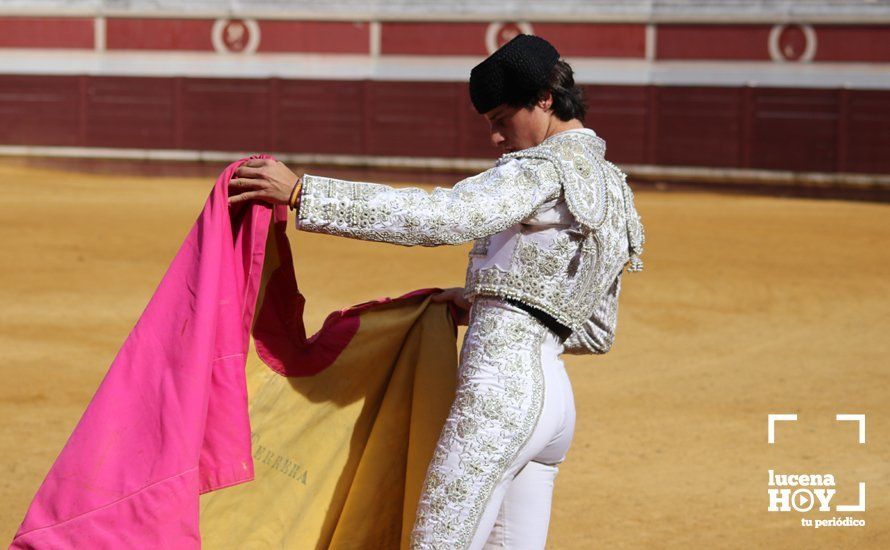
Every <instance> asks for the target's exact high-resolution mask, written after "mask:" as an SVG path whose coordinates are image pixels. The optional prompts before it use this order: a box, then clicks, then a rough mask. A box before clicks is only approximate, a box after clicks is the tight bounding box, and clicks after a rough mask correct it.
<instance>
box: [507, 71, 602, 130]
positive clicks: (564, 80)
mask: <svg viewBox="0 0 890 550" xmlns="http://www.w3.org/2000/svg"><path fill="white" fill-rule="evenodd" d="M547 92H550V95H551V96H552V97H553V105H552V106H551V109H552V110H553V114H555V115H556V117H557V118H558V119H560V120H562V121H566V122H568V121H569V120H572V119H574V118H577V119H578V120H580V121H582V122H583V121H584V116H585V115H586V114H587V105H586V104H585V103H584V90H582V89H581V87H580V86H576V85H575V77H574V73H573V71H572V67H571V66H570V65H569V64H568V63H566V62H565V61H563V60H562V59H560V60H559V61H557V62H556V65H554V66H553V69H552V70H551V71H550V76H549V77H548V78H547V84H545V85H544V86H543V87H542V88H541V89H540V90H538V92H537V94H536V95H533V96H531V97H529V98H527V99H525V100H521V99H520V100H518V101H517V102H515V103H511V105H510V106H511V107H525V108H527V109H530V108H531V107H534V106H535V104H536V103H537V102H538V100H540V99H543V98H544V96H545V95H547Z"/></svg>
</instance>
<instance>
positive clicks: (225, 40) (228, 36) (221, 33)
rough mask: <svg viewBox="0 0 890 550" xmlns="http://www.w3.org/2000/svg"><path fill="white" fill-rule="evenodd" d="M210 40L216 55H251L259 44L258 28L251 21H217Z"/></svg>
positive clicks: (254, 22)
mask: <svg viewBox="0 0 890 550" xmlns="http://www.w3.org/2000/svg"><path fill="white" fill-rule="evenodd" d="M211 40H212V42H213V49H214V50H216V51H217V52H218V53H253V52H255V51H256V49H257V46H259V44H260V26H259V24H257V22H256V21H254V20H253V19H217V20H216V21H215V22H214V23H213V30H212V31H211Z"/></svg>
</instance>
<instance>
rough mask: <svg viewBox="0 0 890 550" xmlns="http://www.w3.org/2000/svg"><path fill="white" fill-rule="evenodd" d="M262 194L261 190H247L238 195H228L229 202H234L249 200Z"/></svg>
mask: <svg viewBox="0 0 890 550" xmlns="http://www.w3.org/2000/svg"><path fill="white" fill-rule="evenodd" d="M262 196H263V193H262V191H248V192H246V193H241V194H240V195H232V196H230V197H229V204H236V203H239V202H245V201H249V200H251V199H258V198H260V197H262Z"/></svg>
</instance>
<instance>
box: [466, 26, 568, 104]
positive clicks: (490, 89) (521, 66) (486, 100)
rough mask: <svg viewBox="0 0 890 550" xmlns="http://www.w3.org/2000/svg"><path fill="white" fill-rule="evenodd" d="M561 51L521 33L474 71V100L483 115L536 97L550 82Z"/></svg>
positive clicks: (471, 76)
mask: <svg viewBox="0 0 890 550" xmlns="http://www.w3.org/2000/svg"><path fill="white" fill-rule="evenodd" d="M557 61H559V52H558V51H556V48H554V47H553V45H552V44H550V42H547V41H546V40H544V39H543V38H540V37H538V36H533V35H530V34H520V35H518V36H516V37H515V38H514V39H513V40H511V41H509V42H507V43H506V44H504V45H503V46H501V48H500V49H499V50H497V51H496V52H494V53H493V54H491V55H490V56H488V58H486V59H485V61H483V62H482V63H480V64H478V65H476V66H475V67H473V70H472V71H470V99H471V100H472V101H473V106H474V107H476V111H478V112H479V113H480V114H482V113H487V112H488V111H490V110H492V109H494V108H495V107H497V106H498V105H500V104H501V103H517V102H524V101H527V100H529V99H532V98H533V97H534V96H535V95H537V93H538V92H539V91H540V90H541V88H543V87H544V86H545V85H546V84H547V79H548V78H549V77H550V71H552V70H553V67H554V65H556V62H557Z"/></svg>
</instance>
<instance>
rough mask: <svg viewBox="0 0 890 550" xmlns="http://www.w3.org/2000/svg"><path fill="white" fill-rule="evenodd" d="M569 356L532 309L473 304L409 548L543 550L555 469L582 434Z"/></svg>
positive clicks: (491, 301)
mask: <svg viewBox="0 0 890 550" xmlns="http://www.w3.org/2000/svg"><path fill="white" fill-rule="evenodd" d="M562 351H563V345H562V343H561V342H560V340H559V338H558V337H557V336H556V335H555V334H553V332H551V331H550V330H549V329H547V328H546V327H545V326H544V325H543V324H541V323H540V322H539V321H538V320H537V319H535V318H534V317H532V316H531V315H529V314H528V313H526V312H525V311H522V310H521V309H518V308H516V307H514V306H512V305H510V304H508V303H506V302H504V301H502V300H500V299H496V298H489V297H477V299H476V300H475V301H474V302H473V307H472V309H471V310H470V324H469V327H468V328H467V335H466V337H465V339H464V344H463V347H462V348H461V355H460V366H459V370H458V377H459V378H458V386H457V392H456V396H455V400H454V403H453V404H452V406H451V410H450V412H449V415H448V419H447V420H446V422H445V426H444V427H443V429H442V433H441V434H440V436H439V440H438V443H437V445H436V450H435V452H434V455H433V458H432V460H431V461H430V465H429V469H428V470H427V475H426V480H425V483H424V487H423V490H422V493H421V496H420V501H419V503H418V508H417V518H416V521H415V524H414V529H413V532H412V537H411V546H412V548H415V549H448V550H456V549H466V548H469V549H472V550H478V549H480V548H511V549H535V550H537V549H542V548H544V544H545V542H546V540H547V528H548V526H549V523H550V503H551V499H552V494H553V483H554V480H555V478H556V474H557V472H558V466H557V465H558V464H559V463H560V462H562V461H563V460H564V459H565V455H566V452H567V451H568V448H569V445H570V444H571V440H572V435H573V432H574V427H575V405H574V399H573V396H572V388H571V383H570V382H569V379H568V376H567V375H566V372H565V368H564V365H563V362H562V360H561V359H560V358H559V355H560V354H561V353H562Z"/></svg>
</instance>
